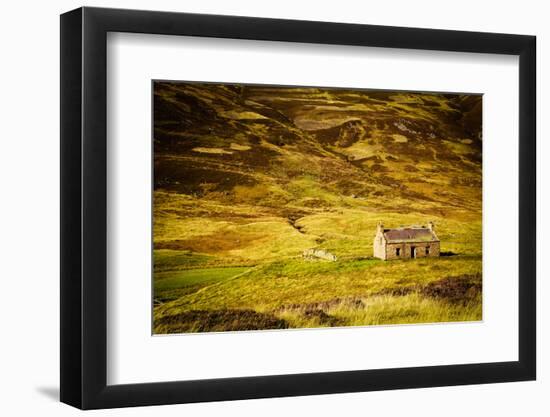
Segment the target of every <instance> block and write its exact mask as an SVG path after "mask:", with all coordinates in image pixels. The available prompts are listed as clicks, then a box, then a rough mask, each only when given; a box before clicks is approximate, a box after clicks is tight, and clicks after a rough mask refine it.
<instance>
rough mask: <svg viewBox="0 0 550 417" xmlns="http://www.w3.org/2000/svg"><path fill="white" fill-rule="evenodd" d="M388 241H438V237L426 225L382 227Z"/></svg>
mask: <svg viewBox="0 0 550 417" xmlns="http://www.w3.org/2000/svg"><path fill="white" fill-rule="evenodd" d="M384 237H385V238H386V241H387V242H388V243H399V242H439V239H438V238H437V236H436V235H435V233H434V232H432V231H431V230H430V229H428V228H427V227H404V228H401V229H384Z"/></svg>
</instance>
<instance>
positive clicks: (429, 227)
mask: <svg viewBox="0 0 550 417" xmlns="http://www.w3.org/2000/svg"><path fill="white" fill-rule="evenodd" d="M428 229H430V230H431V231H432V232H433V231H435V226H434V222H431V221H430V222H428Z"/></svg>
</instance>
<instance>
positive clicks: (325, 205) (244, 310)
mask: <svg viewBox="0 0 550 417" xmlns="http://www.w3.org/2000/svg"><path fill="white" fill-rule="evenodd" d="M267 90H269V89H267ZM267 90H263V89H262V88H248V89H242V88H241V89H239V88H237V87H235V88H233V87H231V88H230V87H226V86H215V85H214V86H213V85H200V84H199V85H192V84H191V85H187V84H171V83H165V84H164V83H160V84H159V85H158V86H156V87H155V192H154V207H153V209H154V310H153V319H154V333H156V334H166V333H183V332H209V331H241V330H261V329H285V328H304V327H337V326H364V325H383V324H409V323H430V322H450V321H474V320H481V319H482V224H481V156H480V155H481V142H480V133H479V132H478V130H476V129H478V127H479V128H480V119H479V120H478V116H479V117H480V115H478V114H477V113H476V112H479V111H480V110H479V106H478V104H479V103H480V100H481V99H480V98H479V99H472V97H471V96H450V95H449V96H444V95H434V94H431V95H423V94H405V93H399V94H397V93H395V94H393V95H389V94H388V93H369V94H364V93H361V94H359V93H356V92H350V91H345V90H344V91H332V92H326V91H317V90H315V91H313V90H312V91H309V90H307V89H289V90H283V89H278V90H277V89H276V88H275V89H272V90H274V91H271V90H270V91H267ZM472 120H473V121H472ZM478 124H479V126H478ZM379 221H383V222H384V224H385V226H386V227H398V226H400V225H411V224H426V223H427V222H428V221H433V222H435V225H436V232H437V234H438V237H439V239H440V240H441V253H442V256H441V257H439V258H425V259H412V260H396V261H381V260H378V259H374V258H372V253H373V252H372V242H373V238H374V233H375V229H376V224H377V223H378V222H379ZM311 248H315V249H323V250H325V251H328V252H330V253H331V254H334V255H335V256H336V257H337V259H338V260H337V261H336V262H329V261H322V260H316V261H312V260H307V259H304V258H303V257H302V252H303V251H304V250H307V249H311Z"/></svg>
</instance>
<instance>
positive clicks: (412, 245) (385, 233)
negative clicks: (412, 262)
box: [373, 222, 439, 260]
mask: <svg viewBox="0 0 550 417" xmlns="http://www.w3.org/2000/svg"><path fill="white" fill-rule="evenodd" d="M373 249H374V257H375V258H380V259H383V260H389V259H409V258H424V257H426V256H430V257H433V256H439V239H438V237H437V235H436V234H435V230H434V224H433V223H432V222H429V223H428V225H427V226H410V227H402V228H398V229H384V225H383V224H382V223H378V227H377V228H376V236H375V237H374V244H373Z"/></svg>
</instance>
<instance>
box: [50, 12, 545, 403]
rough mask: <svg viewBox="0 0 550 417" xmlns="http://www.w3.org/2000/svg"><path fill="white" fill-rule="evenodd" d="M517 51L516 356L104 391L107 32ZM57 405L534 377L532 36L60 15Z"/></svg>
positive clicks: (193, 17) (210, 18) (212, 18)
mask: <svg viewBox="0 0 550 417" xmlns="http://www.w3.org/2000/svg"><path fill="white" fill-rule="evenodd" d="M111 31H116V32H134V33H150V34H164V35H175V36H178V35H187V36H202V37H219V38H237V39H256V40H268V41H287V42H306V43H320V44H334V45H356V46H376V47H384V48H405V49H424V50H442V51H456V52H479V53H492V54H511V55H518V56H519V62H520V64H519V65H520V67H519V68H520V70H519V72H520V74H519V85H520V94H519V120H520V126H519V168H520V178H519V185H520V189H519V212H520V231H519V240H520V245H519V248H520V249H519V263H520V266H519V274H520V280H519V360H518V361H515V362H498V363H479V364H468V365H445V366H431V367H414V368H400V369H381V370H357V371H345V372H331V373H320V374H295V375H276V376H262V377H246V378H230V379H213V380H200V381H176V382H163V383H144V384H134V385H115V386H108V385H107V383H106V381H107V379H106V375H107V372H106V366H107V354H106V349H107V344H106V326H107V316H106V295H107V290H106V288H107V287H106V243H107V240H106V236H107V227H106V220H107V219H106V211H107V210H106V186H107V174H106V156H107V153H106V126H107V120H106V116H107V115H106V43H107V42H106V39H107V33H108V32H111ZM60 56H61V310H60V314H61V401H62V402H64V403H67V404H70V405H72V406H75V407H78V408H82V409H94V408H112V407H124V406H141V405H157V404H174V403H188V402H201V401H217V400H237V399H249V398H264V397H278V396H297V395H314V394H328V393H343V392H357V391H375V390H388V389H402V388H420V387H434V386H450V385H464V384H481V383H495V382H508V381H525V380H533V379H535V378H536V314H535V313H536V304H535V302H536V296H535V293H536V281H535V274H536V259H535V256H536V255H535V249H536V233H535V230H536V165H535V162H536V158H535V153H536V144H535V135H536V131H535V130H536V120H535V117H536V116H535V107H536V92H535V87H536V69H535V67H536V38H535V37H534V36H524V35H508V34H493V33H481V32H459V31H448V30H432V29H415V28H402V27H388V26H371V25H356V24H339V23H321V22H310V21H292V20H276V19H263V18H261V19H260V18H250V17H232V16H231V17H230V16H216V15H197V14H184V13H168V12H148V11H136V10H120V9H101V8H87V7H86V8H80V9H77V10H74V11H71V12H68V13H65V14H63V15H61V53H60Z"/></svg>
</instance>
